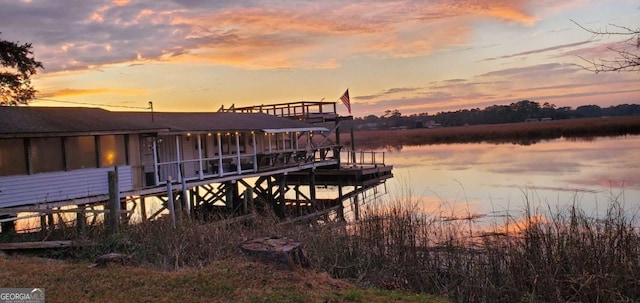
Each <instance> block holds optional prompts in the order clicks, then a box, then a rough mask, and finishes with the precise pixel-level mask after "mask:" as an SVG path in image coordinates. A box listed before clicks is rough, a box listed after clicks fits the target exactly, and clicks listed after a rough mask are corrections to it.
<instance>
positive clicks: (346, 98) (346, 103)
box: [340, 88, 351, 114]
mask: <svg viewBox="0 0 640 303" xmlns="http://www.w3.org/2000/svg"><path fill="white" fill-rule="evenodd" d="M340 100H342V103H344V106H346V107H347V110H348V111H349V114H351V101H350V100H349V89H348V88H347V90H345V91H344V94H342V97H340Z"/></svg>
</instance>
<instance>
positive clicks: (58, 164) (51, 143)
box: [29, 138, 64, 173]
mask: <svg viewBox="0 0 640 303" xmlns="http://www.w3.org/2000/svg"><path fill="white" fill-rule="evenodd" d="M29 142H30V149H29V159H30V161H31V171H32V172H33V173H44V172H52V171H64V157H63V155H62V138H33V139H30V140H29Z"/></svg>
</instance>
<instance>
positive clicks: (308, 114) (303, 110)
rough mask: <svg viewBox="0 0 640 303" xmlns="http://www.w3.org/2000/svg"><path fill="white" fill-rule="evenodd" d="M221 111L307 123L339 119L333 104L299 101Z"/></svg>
mask: <svg viewBox="0 0 640 303" xmlns="http://www.w3.org/2000/svg"><path fill="white" fill-rule="evenodd" d="M221 110H222V111H226V112H236V113H264V114H268V115H272V116H276V117H281V118H289V119H294V120H299V121H304V122H308V123H323V122H334V121H336V120H338V119H340V118H341V117H340V116H339V115H338V114H337V112H336V103H335V102H318V101H299V102H291V103H278V104H269V105H257V106H247V107H232V108H229V109H221Z"/></svg>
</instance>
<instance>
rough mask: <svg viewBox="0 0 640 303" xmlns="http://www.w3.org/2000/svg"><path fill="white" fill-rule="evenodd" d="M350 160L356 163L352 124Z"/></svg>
mask: <svg viewBox="0 0 640 303" xmlns="http://www.w3.org/2000/svg"><path fill="white" fill-rule="evenodd" d="M351 162H353V163H352V164H353V165H356V139H355V138H354V136H353V126H352V127H351Z"/></svg>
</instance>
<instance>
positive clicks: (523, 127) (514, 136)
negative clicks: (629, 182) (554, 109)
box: [341, 116, 640, 149]
mask: <svg viewBox="0 0 640 303" xmlns="http://www.w3.org/2000/svg"><path fill="white" fill-rule="evenodd" d="M628 134H636V135H637V134H640V117H639V116H630V117H612V118H584V119H570V120H555V121H545V122H535V123H533V122H529V123H525V122H523V123H508V124H486V125H469V126H457V127H442V128H434V129H427V128H420V129H410V130H375V131H358V132H356V134H355V146H356V148H359V149H360V148H369V149H376V148H389V147H391V148H394V147H395V148H397V147H401V146H403V145H426V144H442V143H468V142H496V143H504V142H507V143H514V144H524V145H528V144H533V143H536V142H539V141H540V140H549V139H557V138H561V137H565V138H590V137H591V138H593V137H596V136H622V135H628ZM341 141H342V142H344V143H345V144H346V145H350V144H351V139H350V136H349V135H348V134H344V135H343V138H341Z"/></svg>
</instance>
